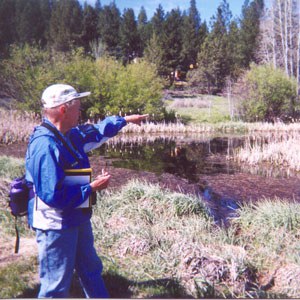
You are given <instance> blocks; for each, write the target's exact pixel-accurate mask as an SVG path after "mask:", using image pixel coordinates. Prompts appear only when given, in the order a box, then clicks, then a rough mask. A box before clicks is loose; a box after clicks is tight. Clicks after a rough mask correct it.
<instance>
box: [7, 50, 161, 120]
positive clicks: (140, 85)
mask: <svg viewBox="0 0 300 300" xmlns="http://www.w3.org/2000/svg"><path fill="white" fill-rule="evenodd" d="M11 53H12V54H11V58H10V59H8V60H5V61H4V62H2V66H3V72H4V75H5V77H6V78H7V80H8V81H9V85H10V87H11V90H12V93H13V94H14V96H15V97H16V99H17V100H18V103H19V105H20V106H21V108H22V109H25V110H30V111H35V112H38V111H39V110H40V106H41V103H40V101H39V99H40V97H41V94H42V91H43V90H44V89H45V88H46V87H47V86H49V85H51V84H54V83H58V82H60V83H68V84H71V85H72V86H74V87H75V88H76V89H78V90H79V91H91V93H92V94H91V96H90V97H88V98H87V99H86V100H85V101H83V109H84V111H85V115H84V117H103V116H105V115H107V114H119V113H120V112H121V113H122V115H124V114H130V113H151V114H155V115H157V116H159V115H161V114H162V113H161V108H162V102H161V98H162V88H163V85H162V83H161V79H160V78H159V76H158V75H157V72H156V69H155V67H154V66H153V65H150V64H149V63H147V62H145V61H142V60H141V61H138V62H137V63H132V64H129V65H127V66H123V65H122V64H121V63H120V62H118V61H116V60H115V59H113V58H111V57H101V58H99V59H97V60H94V59H92V58H90V57H88V56H86V55H85V54H84V51H83V49H81V48H78V49H75V50H73V51H71V52H69V53H59V52H51V51H48V50H41V49H40V48H39V47H38V46H29V45H25V46H23V47H17V46H13V47H12V51H11Z"/></svg>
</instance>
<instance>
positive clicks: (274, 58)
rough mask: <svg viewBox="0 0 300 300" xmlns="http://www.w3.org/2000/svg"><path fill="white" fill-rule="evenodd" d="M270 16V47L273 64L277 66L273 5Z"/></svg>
mask: <svg viewBox="0 0 300 300" xmlns="http://www.w3.org/2000/svg"><path fill="white" fill-rule="evenodd" d="M271 11H272V13H271V16H272V20H271V22H272V49H273V66H274V68H275V69H276V68H277V60H276V31H275V14H274V7H272V8H271Z"/></svg>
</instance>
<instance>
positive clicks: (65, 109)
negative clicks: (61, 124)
mask: <svg viewBox="0 0 300 300" xmlns="http://www.w3.org/2000/svg"><path fill="white" fill-rule="evenodd" d="M59 112H60V113H61V114H62V115H64V114H65V113H66V112H67V107H66V106H65V105H61V106H60V107H59Z"/></svg>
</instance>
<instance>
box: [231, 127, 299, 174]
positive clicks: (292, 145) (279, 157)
mask: <svg viewBox="0 0 300 300" xmlns="http://www.w3.org/2000/svg"><path fill="white" fill-rule="evenodd" d="M299 141H300V136H299V133H297V134H293V133H289V134H287V135H286V134H284V135H282V134H280V133H277V134H276V135H272V136H269V137H268V138H261V139H255V140H254V141H251V140H250V139H248V140H246V143H245V145H244V146H243V147H242V148H239V149H237V150H236V151H235V152H234V155H233V159H234V160H235V161H237V162H242V163H246V164H249V165H252V166H253V165H258V164H261V163H268V164H271V165H273V166H278V167H288V168H290V169H292V170H295V171H300V156H299V152H300V143H299Z"/></svg>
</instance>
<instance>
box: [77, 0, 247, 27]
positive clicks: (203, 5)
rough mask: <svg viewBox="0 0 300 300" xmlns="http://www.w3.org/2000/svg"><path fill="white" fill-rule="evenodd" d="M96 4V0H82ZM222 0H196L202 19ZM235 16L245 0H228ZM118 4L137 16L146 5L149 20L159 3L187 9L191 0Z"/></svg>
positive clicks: (119, 1)
mask: <svg viewBox="0 0 300 300" xmlns="http://www.w3.org/2000/svg"><path fill="white" fill-rule="evenodd" d="M84 1H86V2H87V3H89V4H91V5H94V4H95V0H81V1H80V2H84ZM100 1H101V4H102V6H104V5H108V4H109V3H111V2H112V0H100ZM221 1H222V0H196V4H197V8H198V11H199V13H200V17H201V20H202V21H204V20H206V21H207V22H209V20H210V18H211V17H212V16H213V15H214V14H215V13H216V11H217V8H218V6H219V5H220V3H221ZM227 2H228V3H229V8H230V10H231V12H232V15H233V17H236V16H240V14H241V8H242V5H243V4H244V0H227ZM115 3H116V6H117V7H118V8H119V9H120V11H121V13H123V10H124V8H132V9H133V10H134V12H135V15H136V16H137V15H138V13H139V11H140V9H141V6H144V8H145V10H146V13H147V17H148V20H149V19H150V18H151V17H152V16H153V13H154V12H155V11H156V8H157V7H158V5H159V4H161V5H162V7H163V9H164V11H165V12H168V11H171V10H172V9H173V8H177V7H179V8H180V9H181V10H187V9H188V8H189V7H190V0H180V1H179V0H177V1H176V0H115Z"/></svg>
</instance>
